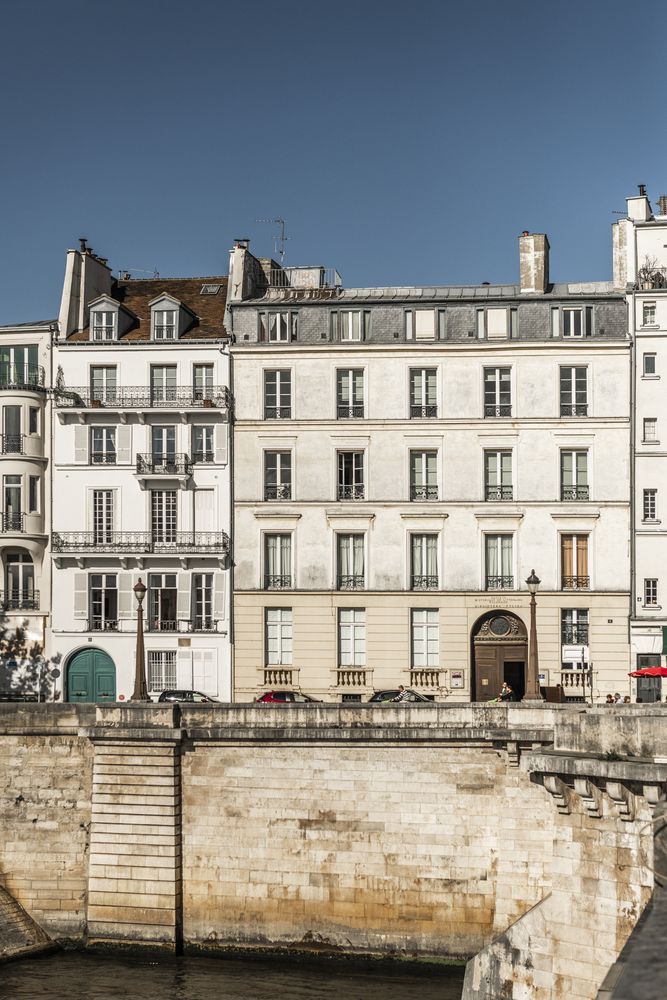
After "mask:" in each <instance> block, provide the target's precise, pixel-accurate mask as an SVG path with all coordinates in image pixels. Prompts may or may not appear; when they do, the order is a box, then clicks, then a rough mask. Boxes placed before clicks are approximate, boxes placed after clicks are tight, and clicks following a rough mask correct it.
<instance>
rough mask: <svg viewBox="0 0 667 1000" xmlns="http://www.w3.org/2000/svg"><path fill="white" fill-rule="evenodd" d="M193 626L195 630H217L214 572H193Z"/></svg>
mask: <svg viewBox="0 0 667 1000" xmlns="http://www.w3.org/2000/svg"><path fill="white" fill-rule="evenodd" d="M192 627H193V630H194V631H195V632H215V629H216V623H215V621H214V620H213V573H193V574H192Z"/></svg>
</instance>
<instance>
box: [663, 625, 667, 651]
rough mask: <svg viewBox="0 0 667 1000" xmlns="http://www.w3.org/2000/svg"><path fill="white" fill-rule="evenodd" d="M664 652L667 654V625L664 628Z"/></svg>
mask: <svg viewBox="0 0 667 1000" xmlns="http://www.w3.org/2000/svg"><path fill="white" fill-rule="evenodd" d="M662 651H663V653H667V625H663V626H662Z"/></svg>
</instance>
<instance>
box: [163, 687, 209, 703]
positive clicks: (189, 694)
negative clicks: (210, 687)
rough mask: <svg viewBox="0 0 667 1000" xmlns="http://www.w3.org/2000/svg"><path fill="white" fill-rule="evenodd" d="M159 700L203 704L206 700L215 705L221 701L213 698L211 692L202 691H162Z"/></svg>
mask: <svg viewBox="0 0 667 1000" xmlns="http://www.w3.org/2000/svg"><path fill="white" fill-rule="evenodd" d="M158 701H185V702H198V703H199V704H202V703H204V702H211V703H212V704H214V705H219V704H220V702H219V701H218V699H217V698H212V697H211V695H210V694H202V692H201V691H183V690H181V691H162V692H161V694H160V696H159V698H158Z"/></svg>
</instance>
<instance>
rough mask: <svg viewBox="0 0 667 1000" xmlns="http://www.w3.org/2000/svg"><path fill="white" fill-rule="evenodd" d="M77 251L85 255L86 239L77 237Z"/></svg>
mask: <svg viewBox="0 0 667 1000" xmlns="http://www.w3.org/2000/svg"><path fill="white" fill-rule="evenodd" d="M79 249H80V250H81V253H85V252H86V237H85V236H79Z"/></svg>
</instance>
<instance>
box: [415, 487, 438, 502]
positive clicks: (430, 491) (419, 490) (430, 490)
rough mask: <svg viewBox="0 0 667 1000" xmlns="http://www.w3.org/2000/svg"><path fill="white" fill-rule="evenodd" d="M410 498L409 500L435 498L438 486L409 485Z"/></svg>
mask: <svg viewBox="0 0 667 1000" xmlns="http://www.w3.org/2000/svg"><path fill="white" fill-rule="evenodd" d="M410 499H411V500H437V499H438V487H437V486H411V487H410Z"/></svg>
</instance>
